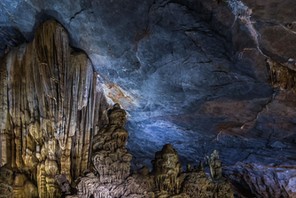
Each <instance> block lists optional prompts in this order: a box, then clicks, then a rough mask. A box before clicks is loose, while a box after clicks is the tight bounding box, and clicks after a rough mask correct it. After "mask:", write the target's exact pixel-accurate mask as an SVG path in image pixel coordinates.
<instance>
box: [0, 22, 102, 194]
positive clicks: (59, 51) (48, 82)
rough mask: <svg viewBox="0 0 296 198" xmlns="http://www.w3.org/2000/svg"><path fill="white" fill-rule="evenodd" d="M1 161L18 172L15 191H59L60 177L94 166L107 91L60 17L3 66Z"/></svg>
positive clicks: (72, 177)
mask: <svg viewBox="0 0 296 198" xmlns="http://www.w3.org/2000/svg"><path fill="white" fill-rule="evenodd" d="M0 76H1V77H0V84H1V87H0V98H1V103H0V110H1V114H0V121H1V124H0V140H1V141H0V147H1V151H0V157H1V161H0V165H1V166H3V165H6V166H10V167H11V170H13V172H14V174H15V173H19V172H21V173H26V175H27V176H29V177H30V178H32V180H33V182H30V181H29V180H28V179H27V178H28V177H25V176H24V175H19V174H17V176H16V178H15V182H16V183H15V184H14V185H12V187H13V194H14V195H13V196H14V197H30V196H32V197H35V196H36V193H37V188H36V187H35V186H34V185H33V184H32V183H35V184H37V187H38V194H39V197H41V198H42V197H59V196H60V189H59V187H58V185H57V181H56V179H55V176H56V175H59V174H62V175H64V176H65V177H66V179H67V181H68V183H71V182H72V180H75V179H76V178H77V177H78V176H79V175H81V174H82V173H83V171H84V170H86V169H88V168H89V159H90V155H89V153H90V152H91V150H90V149H91V139H92V135H93V134H92V131H95V130H96V129H97V128H99V127H100V123H101V122H104V121H103V120H104V116H102V112H103V111H104V105H105V106H107V105H106V103H105V100H104V97H103V96H102V93H101V92H99V91H98V90H99V89H98V84H97V80H96V78H97V76H96V74H95V73H94V71H93V69H92V65H91V63H90V61H89V59H88V58H87V56H86V54H84V53H82V52H77V51H75V50H73V49H72V48H71V47H70V46H69V39H68V35H67V32H66V30H65V29H64V28H63V27H62V26H61V25H60V24H58V23H57V22H56V21H47V22H45V23H44V24H43V25H41V26H40V27H39V28H38V29H37V31H36V35H35V38H34V40H33V41H32V42H31V43H28V44H23V45H22V46H20V47H18V48H14V49H13V50H11V51H10V52H9V53H8V54H7V55H6V56H5V57H4V58H3V59H2V61H1V67H0Z"/></svg>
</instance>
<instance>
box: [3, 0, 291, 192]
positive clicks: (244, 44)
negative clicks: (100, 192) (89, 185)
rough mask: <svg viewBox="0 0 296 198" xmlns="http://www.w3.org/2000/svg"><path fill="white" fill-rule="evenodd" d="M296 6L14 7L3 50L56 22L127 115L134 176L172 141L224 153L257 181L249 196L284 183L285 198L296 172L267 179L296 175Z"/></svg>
mask: <svg viewBox="0 0 296 198" xmlns="http://www.w3.org/2000/svg"><path fill="white" fill-rule="evenodd" d="M294 8H296V6H295V2H294V1H293V0H287V1H283V2H279V1H275V0H269V1H263V0H262V1H261V0H260V1H253V0H242V1H235V0H229V1H214V0H213V1H195V0H184V1H183V0H174V1H162V0H157V1H152V0H151V1H149V0H148V1H144V2H143V1H137V0H136V1H131V0H124V1H118V0H113V1H110V0H104V1H90V0H89V1H88V0H75V1H62V2H61V1H53V0H49V1H37V0H28V1H20V0H15V1H8V0H3V1H1V2H0V10H1V12H0V27H1V29H0V35H1V46H0V50H1V54H2V55H3V56H4V55H5V54H7V53H8V52H9V51H14V50H15V49H14V48H15V46H16V45H18V44H20V43H22V42H23V41H24V40H27V41H30V40H32V39H33V37H34V32H35V29H36V27H38V24H40V23H41V22H42V21H44V20H45V19H48V18H54V19H57V20H58V21H59V22H60V23H61V24H62V25H63V26H64V27H65V28H66V29H67V31H68V33H69V34H70V42H71V45H72V46H74V47H77V48H80V49H82V50H84V51H85V52H86V54H87V55H88V56H89V58H90V60H91V62H92V63H93V67H94V69H95V71H97V72H98V73H99V74H100V77H99V82H100V84H101V85H102V87H101V88H102V90H103V91H104V93H105V95H106V96H107V97H108V98H109V100H110V101H111V100H113V101H114V102H119V103H120V104H121V105H122V106H123V108H124V109H127V110H128V116H129V117H128V120H129V121H128V123H127V130H128V131H129V132H130V135H129V139H128V149H129V152H130V153H131V154H133V156H134V159H133V161H132V166H133V167H134V169H136V168H139V167H141V166H142V165H147V166H151V165H150V160H151V159H152V158H154V153H155V152H156V151H158V150H160V149H161V148H162V146H163V145H164V144H167V143H171V144H172V145H173V146H174V148H175V149H176V150H177V151H178V153H179V155H180V160H181V161H182V162H183V163H184V162H185V163H190V164H197V163H198V161H199V160H202V159H203V158H204V157H205V156H206V155H209V154H210V152H211V151H212V150H214V149H217V150H219V151H220V158H221V159H222V161H223V162H224V168H225V169H227V170H228V171H227V174H230V176H229V178H230V179H231V180H233V182H236V180H237V178H236V177H233V175H232V176H231V174H233V173H235V172H236V173H239V174H241V175H245V176H246V175H248V174H251V173H253V174H254V175H256V177H254V178H256V179H245V181H246V185H245V186H248V187H244V189H246V191H248V193H250V194H249V195H250V196H251V195H252V196H259V194H258V192H259V191H267V190H266V189H268V188H265V187H264V186H271V185H273V184H274V185H275V186H277V184H278V183H281V187H279V188H275V189H277V190H276V191H277V192H278V193H276V192H275V193H274V194H275V195H278V194H279V193H280V192H283V189H284V190H285V191H286V192H287V194H288V195H289V196H291V197H293V196H295V192H293V190H289V189H295V188H296V187H295V182H293V181H294V180H293V178H294V177H295V175H294V173H293V171H292V172H291V174H289V176H286V177H272V178H265V176H264V175H265V174H266V172H265V171H267V170H265V169H267V168H266V167H268V170H270V171H268V173H270V174H271V173H274V172H277V170H278V167H281V168H282V170H283V171H290V170H293V169H295V156H296V149H295V142H296V139H295V138H296V134H295V114H296V111H295V100H294V98H295V79H294V74H295V60H296V49H295V45H293V43H295V38H296V37H295V31H296V30H295V18H296V17H295V12H294V10H295V9H294ZM78 59H79V58H78ZM1 62H3V61H1ZM74 62H75V61H74ZM1 69H2V66H1ZM2 82H3V80H2V78H1V88H0V89H2V91H3V93H5V90H3V87H5V86H4V85H3V83H2ZM2 91H1V92H2ZM3 101H4V100H3ZM1 102H2V100H1ZM4 102H5V101H4ZM1 111H2V112H1V113H3V112H4V114H5V112H6V110H5V109H2V110H1ZM1 123H4V122H2V121H1ZM26 153H28V154H27V155H28V156H30V150H28V151H26ZM33 153H34V152H33ZM2 157H3V155H2ZM77 160H78V159H77ZM26 161H27V162H28V164H30V163H31V161H34V159H30V157H28V158H27V159H26ZM237 162H240V163H238V164H236V163H237ZM47 163H49V164H52V162H50V161H49V162H47ZM2 164H3V162H2ZM65 164H66V163H65ZM248 164H253V165H252V167H251V168H250V167H249V165H248ZM287 164H288V165H289V166H286V165H287ZM254 167H255V168H254ZM256 167H261V168H262V169H263V170H261V168H256ZM44 171H45V170H44ZM75 174H76V173H75ZM259 178H260V179H262V178H263V179H262V180H263V181H264V183H265V184H266V185H265V184H264V185H261V184H258V182H257V183H256V182H255V180H259ZM267 180H270V182H269V181H267ZM282 180H283V181H285V182H283V183H282ZM272 181H274V182H272ZM253 184H254V185H253ZM267 184H268V185H267ZM259 186H263V187H259ZM259 189H260V190H259ZM293 193H294V194H293ZM268 194H269V193H267V192H266V193H264V192H263V193H262V194H260V196H263V197H264V196H267V195H268Z"/></svg>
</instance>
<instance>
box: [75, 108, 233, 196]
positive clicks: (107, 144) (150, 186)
mask: <svg viewBox="0 0 296 198" xmlns="http://www.w3.org/2000/svg"><path fill="white" fill-rule="evenodd" d="M108 117H109V124H108V125H106V126H105V127H104V128H103V129H101V130H100V131H99V132H98V133H97V135H96V136H95V137H94V140H93V153H92V163H93V172H89V173H87V174H86V175H85V176H84V177H81V178H80V179H79V183H78V186H77V189H78V197H96V198H115V197H135V198H140V197H147V198H153V197H158V198H166V197H174V198H185V197H201V198H207V197H209V198H210V197H225V198H227V197H229V198H232V197H233V192H232V190H231V186H230V184H229V183H228V182H226V180H225V179H224V178H223V176H222V165H221V161H220V160H219V155H218V152H217V151H214V152H213V153H212V154H211V156H210V157H208V158H207V162H206V163H207V164H208V165H209V169H210V176H208V175H207V174H206V172H205V171H204V169H203V165H202V164H200V166H199V167H194V168H191V167H189V166H188V168H187V170H186V171H185V172H182V170H181V165H180V163H179V157H178V154H177V152H176V151H175V149H174V148H173V147H172V146H171V145H170V144H167V145H164V147H163V149H162V150H161V151H159V152H157V153H156V154H155V159H154V160H153V161H152V164H153V170H152V171H151V172H150V171H149V170H148V168H146V167H143V168H142V169H140V170H139V171H137V172H136V173H133V174H130V162H131V157H132V156H131V155H130V154H129V153H128V152H127V150H126V149H125V148H124V147H125V143H126V140H127V135H128V134H127V132H126V130H125V129H124V123H125V112H124V110H123V109H121V108H120V106H119V105H118V104H115V105H114V107H113V108H112V109H110V110H109V111H108Z"/></svg>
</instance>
